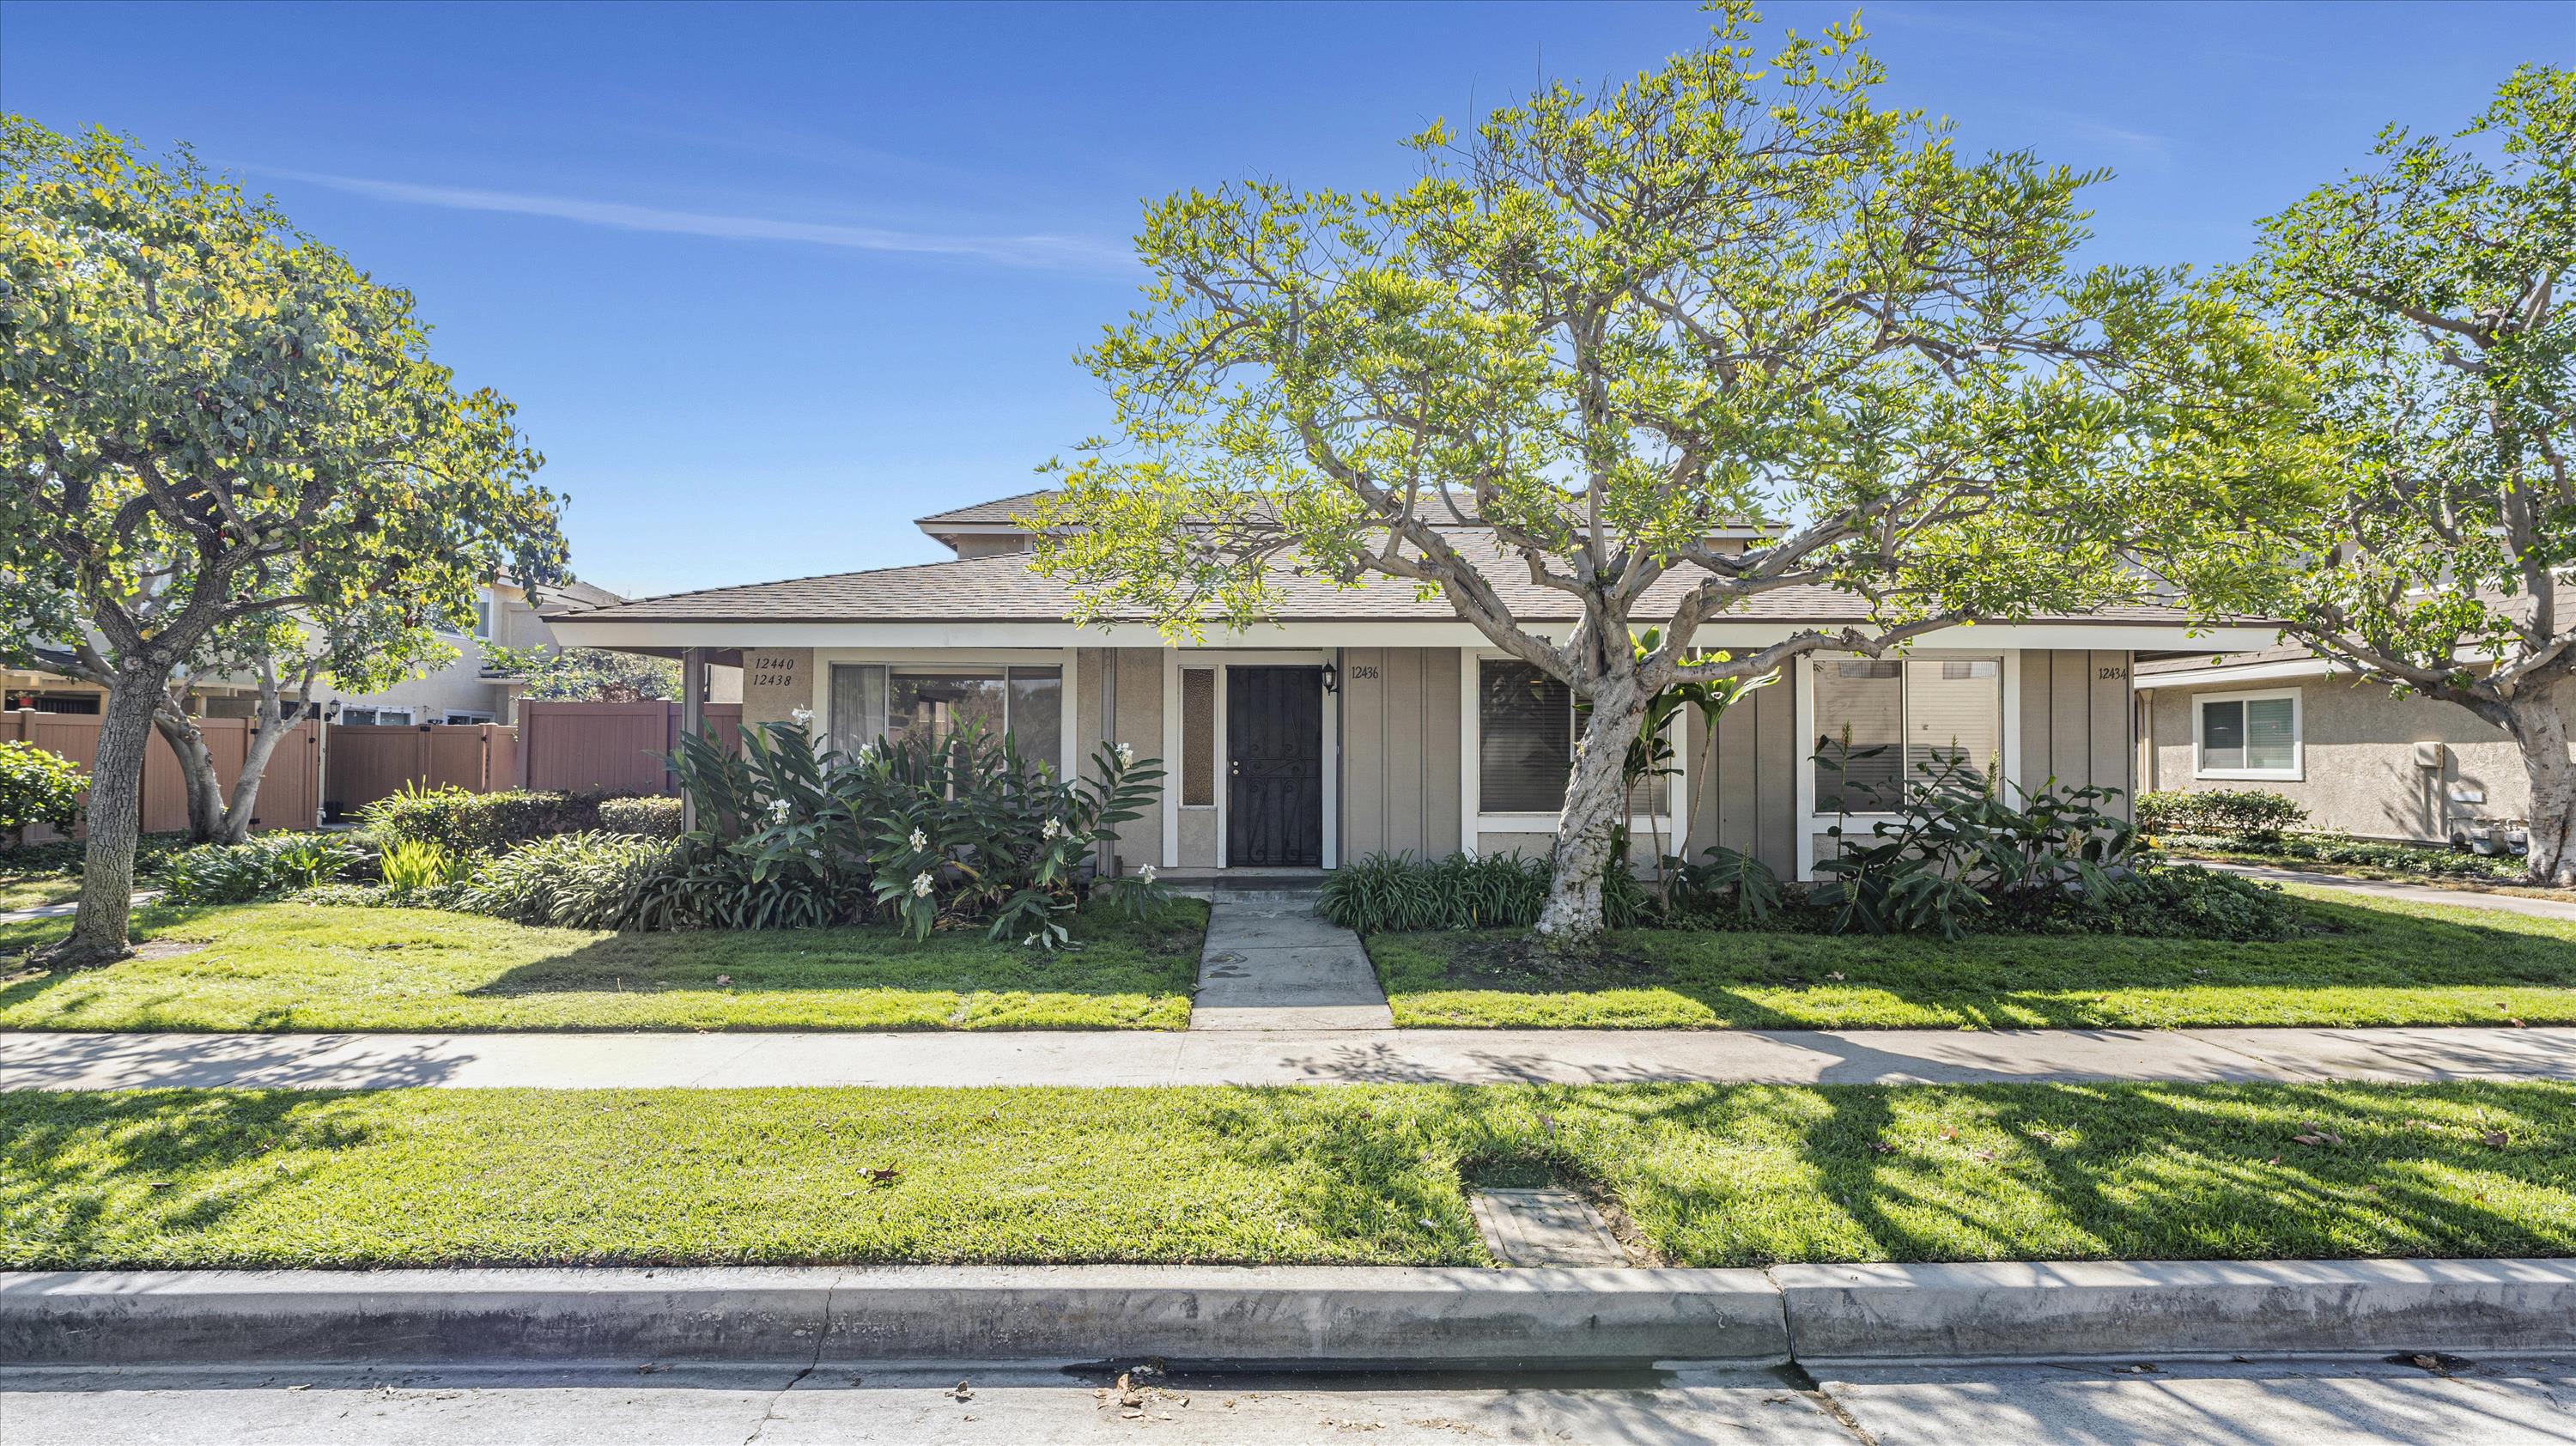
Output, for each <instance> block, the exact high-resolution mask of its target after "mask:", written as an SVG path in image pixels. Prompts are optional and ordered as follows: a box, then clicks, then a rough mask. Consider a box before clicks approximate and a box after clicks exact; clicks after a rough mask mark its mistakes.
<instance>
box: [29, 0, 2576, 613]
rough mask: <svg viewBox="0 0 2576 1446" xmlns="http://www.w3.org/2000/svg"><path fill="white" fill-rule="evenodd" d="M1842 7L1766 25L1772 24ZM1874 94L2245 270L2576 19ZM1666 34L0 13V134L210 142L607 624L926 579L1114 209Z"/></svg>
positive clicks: (2219, 49)
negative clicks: (396, 305)
mask: <svg viewBox="0 0 2576 1446" xmlns="http://www.w3.org/2000/svg"><path fill="white" fill-rule="evenodd" d="M1849 8H1850V7H1849V6H1847V5H1825V6H1819V5H1803V4H1776V5H1773V6H1772V7H1770V10H1769V23H1770V25H1771V26H1772V28H1773V29H1775V30H1776V29H1778V28H1779V27H1781V26H1783V25H1796V26H1798V27H1800V28H1802V29H1812V28H1813V27H1814V26H1816V25H1817V24H1819V23H1820V22H1822V21H1824V20H1828V19H1837V18H1841V17H1842V16H1844V15H1846V14H1848V13H1849ZM1864 20H1865V23H1866V24H1867V25H1868V26H1869V28H1870V29H1871V30H1872V31H1873V33H1874V36H1875V39H1874V40H1873V48H1874V49H1875V50H1876V51H1877V52H1878V54H1879V55H1880V56H1881V57H1882V58H1883V59H1884V60H1885V62H1886V63H1887V65H1888V67H1889V70H1890V72H1891V76H1892V84H1891V86H1890V90H1889V94H1890V96H1891V97H1892V98H1893V99H1895V100H1899V101H1902V102H1904V103H1907V104H1911V105H1917V106H1921V107H1923V108H1925V109H1927V110H1930V111H1932V112H1934V113H1936V114H1946V115H1948V116H1950V117H1952V118H1954V119H1955V120H1956V121H1957V122H1958V123H1959V129H1960V134H1961V136H1962V139H1963V143H1964V144H1965V145H1967V146H1969V147H1972V148H1976V149H1987V148H2020V147H2028V148H2030V149H2032V150H2035V151H2037V152H2038V153H2039V154H2040V155H2041V156H2042V157H2044V158H2047V159H2050V160H2057V161H2063V162H2066V163H2069V164H2073V165H2078V166H2085V167H2094V166H2101V167H2109V168H2112V169H2114V170H2116V171H2117V172H2118V173H2119V174H2118V176H2117V178H2116V179H2115V180H2113V181H2111V182H2109V183H2106V184H2105V185H2103V186H2102V187H2100V188H2099V189H2098V191H2097V192H2096V193H2095V200H2094V204H2095V206H2096V208H2097V210H2098V211H2099V216H2098V218H2097V221H2096V229H2097V231H2098V233H2099V234H2098V237H2097V239H2096V241H2095V242H2094V243H2093V247H2092V250H2093V253H2094V257H2095V259H2100V260H2121V261H2137V262H2172V261H2191V262H2211V261H2220V260H2226V259H2229V258H2232V257H2235V256H2238V255H2241V254H2242V253H2243V252H2244V250H2245V248H2246V247H2247V245H2248V243H2249V239H2250V237H2251V235H2252V232H2253V222H2254V221H2255V220H2256V218H2258V217H2260V216H2262V215H2264V214H2265V213H2267V212H2269V211H2271V210H2273V209H2275V208H2277V207H2279V206H2280V205H2281V204H2283V203H2284V202H2286V201H2289V200H2291V199H2292V198H2294V197H2296V196H2297V195H2298V194H2300V193H2301V192H2303V191H2304V190H2306V189H2307V188H2308V187H2310V186H2312V185H2314V184H2316V183H2317V182H2319V181H2321V180H2324V179H2327V178H2329V177H2331V176H2333V175H2335V174H2337V173H2338V172H2339V171H2341V170H2343V169H2345V168H2347V167H2350V166H2353V165H2356V164H2358V163H2359V162H2360V161H2361V160H2362V159H2363V157H2364V155H2365V153H2366V152H2367V150H2368V147H2369V144H2370V140H2371V137H2372V135H2373V134H2374V132H2375V131H2376V130H2377V129H2378V128H2379V127H2380V126H2381V125H2383V124H2386V123H2389V122H2392V121H2393V122H2401V123H2404V124H2408V125H2411V126H2416V127H2423V128H2440V129H2449V128H2453V127H2456V126H2457V125H2458V124H2460V123H2461V122H2462V121H2464V120H2466V119H2467V117H2468V116H2469V115H2470V114H2472V113H2473V112H2474V111H2475V110H2477V109H2478V108H2479V107H2480V106H2481V105H2482V104H2483V102H2484V99H2485V97H2486V96H2487V95H2488V94H2489V93H2490V92H2491V91H2492V90H2493V88H2494V87H2495V85H2496V84H2497V83H2498V82H2499V81H2501V80H2502V79H2503V77H2504V76H2505V74H2506V73H2507V72H2508V71H2510V70H2511V69H2512V67H2513V66H2514V65H2515V64H2516V63H2517V62H2521V61H2527V60H2550V61H2555V62H2558V63H2567V62H2568V61H2569V60H2570V59H2571V57H2576V5H2570V4H2568V3H2564V0H2556V3H2538V0H2535V3H2514V4H2441V5H2407V4H2394V3H2388V4H2354V5H2338V4H2327V3H2312V4H2282V5H2237V4H2220V3H2202V4H2182V5H2159V4H2138V5H2120V4H2093V5H2039V4H1935V3H1901V4H1887V5H1877V6H1871V7H1868V8H1867V9H1866V10H1865V12H1864ZM1703 29H1704V22H1703V20H1702V19H1701V17H1699V16H1698V15H1697V14H1696V13H1695V11H1694V10H1693V9H1692V8H1691V7H1690V6H1688V5H1666V4H1624V5H1622V4H1584V5H1551V4H1515V5H1496V6H1485V5H1469V4H1453V5H1387V6H1365V7H1364V6H1359V5H1320V4H1317V5H1283V6H1262V5H1228V6H1208V7H1203V8H1194V7H1188V6H1182V5H1152V6H1082V5H1071V4H1060V5H1046V6H1031V7H1019V6H1010V5H978V6H971V7H955V8H946V7H928V6H924V7H903V6H876V7H855V6H853V7H829V6H822V5H796V6H789V5H778V6H767V7H704V8H697V7H688V6H682V5H655V6H649V7H636V8H621V7H616V6H609V5H584V6H570V7H563V8H548V7H543V6H507V7H504V6H497V5H489V6H487V5H462V4H459V5H444V6H427V7H417V8H415V7H408V6H400V5H339V6H321V5H313V6H293V7H274V8H268V7H259V6H245V5H205V6H187V7H158V6H122V5H111V4H81V5H54V4H15V3H12V4H0V104H4V105H5V106H6V107H7V108H8V109H10V110H14V111H18V112H22V113H25V114H28V115H32V116H34V117H35V118H37V119H38V120H41V121H43V122H45V123H47V124H50V125H54V126H57V127H78V126H87V125H90V124H93V123H96V124H104V125H108V126H111V127H113V128H116V129H119V130H123V131H128V132H131V133H134V134H135V135H137V136H139V137H141V138H142V139H143V140H144V141H145V142H146V143H147V144H148V145H151V146H154V147H156V148H157V147H161V146H165V145H167V144H169V143H171V142H175V141H181V140H185V141H189V142H192V143H193V144H194V145H195V146H196V147H197V148H198V150H199V152H200V153H201V154H202V155H203V156H205V157H206V158H207V159H208V160H210V161H212V162H214V163H216V164H218V165H221V166H223V167H226V168H231V169H237V170H239V171H240V172H242V173H243V175H244V177H245V179H246V180H248V181H249V182H250V183H251V184H252V185H254V186H255V187H258V188H262V189H266V190H269V191H271V192H273V193H275V195H276V196H277V197H278V198H279V200H280V201H281V202H282V203H283V204H284V205H285V206H286V208H287V210H288V212H289V213H290V214H291V215H293V216H294V217H295V218H296V220H297V222H298V223H299V224H300V225H302V226H303V227H304V228H305V229H307V230H309V231H312V232H314V233H315V234H317V235H319V236H321V237H323V238H325V239H326V240H328V241H330V242H331V243H333V244H334V245H337V246H339V247H340V248H341V249H342V250H344V251H346V252H347V253H348V254H349V255H350V256H351V257H353V258H355V259H356V261H357V262H358V264H359V265H361V266H363V267H366V268H367V269H368V270H370V271H372V272H373V273H374V274H375V275H376V276H377V277H378V278H379V279H382V280H385V281H389V282H393V283H396V284H399V285H402V286H406V287H409V288H410V289H411V290H412V291H413V292H415V293H416V294H417V295H418V296H419V298H420V304H421V310H422V312H423V313H424V314H425V315H426V316H427V317H428V318H429V319H430V320H431V321H432V322H433V323H434V324H435V326H436V328H437V331H436V338H435V341H436V346H437V349H438V352H439V355H440V357H441V359H442V360H444V361H446V362H447V363H449V364H450V365H452V366H454V367H455V368H456V369H457V371H458V373H459V374H460V377H461V378H462V379H463V380H464V381H466V382H467V383H468V384H471V385H491V386H495V387H498V388H500V389H501V390H502V391H503V392H504V393H506V394H508V395H509V396H510V397H511V398H513V399H514V400H515V401H517V402H518V404H519V407H520V416H521V420H522V422H523V424H524V426H525V427H526V429H527V431H528V433H529V435H530V437H531V438H532V439H533V440H534V442H535V443H536V445H537V446H538V447H539V449H540V450H542V451H543V452H545V454H546V456H547V458H548V465H547V468H546V474H545V475H546V480H547V481H548V482H549V484H551V485H552V486H554V487H555V488H556V489H557V490H558V491H563V492H568V493H570V494H571V497H572V507H571V509H570V512H569V514H568V519H567V525H568V530H569V531H570V533H571V536H572V539H573V560H574V565H575V568H576V570H577V571H579V572H580V573H581V574H582V575H583V576H584V577H587V578H589V579H590V580H592V581H594V582H598V583H600V584H602V585H604V586H607V587H611V588H616V589H618V590H620V591H624V592H628V593H638V594H640V593H646V592H661V591H669V590H673V589H679V588H689V587H704V586H713V585H719V584H723V583H730V582H747V581H755V580H761V579H768V578H776V577H789V576H797V575H802V574H807V573H817V572H834V571H841V570H845V569H850V568H860V567H875V566H884V565H890V564H896V563H904V562H917V561H927V560H930V559H932V558H934V557H936V556H940V555H943V554H942V553H941V552H940V550H939V549H938V547H937V545H936V544H934V543H932V542H930V541H929V540H928V539H927V538H924V537H922V536H921V535H920V534H919V533H918V532H917V531H915V530H914V529H913V528H912V526H911V525H910V519H911V518H913V517H915V516H917V515H920V514H922V513H925V512H930V511H935V510H938V509H940V508H944V507H949V506H955V505H958V504H961V503H964V502H969V501H977V500H981V499H984V498H987V497H993V496H999V495H1003V494H1007V493H1011V492H1017V491H1021V490H1025V489H1026V488H1027V487H1028V486H1030V485H1032V484H1031V476H1030V469H1031V468H1032V467H1034V466H1035V465H1037V464H1038V463H1040V462H1043V461H1045V460H1046V459H1047V458H1049V457H1052V456H1056V455H1059V454H1061V453H1063V452H1065V451H1066V450H1067V449H1068V448H1069V447H1070V446H1071V444H1073V443H1075V442H1077V441H1079V440H1080V439H1081V438H1082V437H1084V436H1086V435H1089V434H1090V433H1092V432H1095V431H1097V430H1099V429H1100V428H1101V427H1102V425H1103V424H1104V422H1105V421H1106V416H1107V410H1106V407H1105V406H1104V404H1103V402H1102V400H1101V398H1100V396H1099V395H1098V393H1097V390H1096V388H1095V386H1094V384H1093V382H1092V381H1091V379H1090V378H1089V377H1088V376H1087V375H1086V374H1084V373H1083V372H1082V371H1081V370H1080V369H1079V368H1078V367H1077V366H1075V365H1074V364H1073V362H1072V361H1071V359H1070V358H1071V355H1072V353H1073V352H1074V351H1075V350H1076V349H1078V348H1079V347H1081V346H1083V345H1084V344H1086V343H1087V342H1088V341H1089V340H1090V339H1091V338H1092V337H1093V336H1094V335H1096V333H1097V331H1098V329H1099V327H1100V326H1101V325H1102V324H1104V323H1106V322H1110V321H1113V320H1116V319H1117V318H1119V317H1120V316H1122V315H1123V314H1124V312H1125V310H1126V308H1127V306H1128V304H1129V302H1130V299H1131V298H1132V296H1133V292H1134V287H1135V285H1136V282H1137V279H1138V274H1139V273H1138V272H1137V271H1136V270H1135V268H1134V267H1133V265H1132V263H1131V262H1129V261H1127V260H1126V259H1125V256H1126V238H1127V237H1128V236H1129V235H1130V234H1131V232H1132V230H1133V228H1134V223H1135V220H1136V217H1137V215H1138V208H1139V203H1140V201H1141V200H1142V199H1143V198H1146V197H1149V196H1157V195H1161V194H1164V193H1166V192H1169V191H1171V190H1175V189H1178V188H1181V187H1185V186H1189V185H1194V184H1196V185H1212V184H1215V183H1218V182H1222V181H1225V180H1228V179H1233V178H1237V177H1242V176H1246V175H1263V176H1270V177H1275V178H1278V179H1282V180H1287V181H1292V182H1297V183H1301V184H1307V185H1329V186H1340V187H1357V186H1365V185H1371V184H1392V183H1399V182H1401V181H1402V180H1404V179H1405V178H1407V177H1408V176H1409V175H1410V174H1411V165H1410V162H1411V159H1412V158H1411V156H1410V155H1409V154H1408V153H1406V152H1405V151H1403V150H1402V149H1401V148H1400V147H1398V145H1397V144H1396V142H1397V141H1398V139H1399V138H1400V137H1402V136H1404V135H1406V134H1409V133H1410V132H1412V131H1414V130H1416V129H1418V128H1419V127H1420V126H1421V125H1422V124H1423V123H1424V122H1426V121H1428V120H1430V119H1431V118H1433V117H1436V116H1447V117H1450V118H1453V119H1465V118H1470V117H1472V116H1474V115H1476V114H1478V113H1480V112H1481V111H1482V110H1483V109H1485V108H1487V107H1489V106H1490V105H1492V104H1494V103H1496V102H1498V101H1499V100H1501V99H1503V98H1505V97H1508V96H1512V95H1515V94H1518V93H1520V92H1522V91H1525V90H1526V89H1528V88H1529V86H1530V85H1531V84H1532V82H1533V81H1534V80H1535V79H1536V78H1537V77H1539V76H1540V75H1542V74H1550V75H1561V76H1565V77H1568V78H1571V79H1576V80H1593V79H1598V78H1601V77H1604V76H1625V75H1628V74H1631V73H1633V72H1635V71H1637V70H1639V69H1641V68H1644V67H1648V66H1651V65H1653V64H1654V63H1655V62H1657V61H1658V60H1659V59H1661V58H1662V57H1663V56H1665V55H1667V54H1669V53H1671V52H1672V51H1674V50H1676V49H1680V48H1683V47H1686V46H1688V45H1690V44H1691V43H1692V42H1693V41H1694V40H1695V39H1696V38H1697V37H1698V36H1699V35H1700V34H1701V33H1702V31H1703Z"/></svg>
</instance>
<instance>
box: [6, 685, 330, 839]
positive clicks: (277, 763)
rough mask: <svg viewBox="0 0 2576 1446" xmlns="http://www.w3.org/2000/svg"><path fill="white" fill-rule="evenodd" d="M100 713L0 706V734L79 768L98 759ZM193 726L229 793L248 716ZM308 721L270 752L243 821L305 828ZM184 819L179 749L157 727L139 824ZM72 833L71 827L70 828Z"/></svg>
mask: <svg viewBox="0 0 2576 1446" xmlns="http://www.w3.org/2000/svg"><path fill="white" fill-rule="evenodd" d="M99 723H100V719H99V717H98V715H97V714H94V713H89V714H83V713H39V712H37V711H35V710H34V709H31V708H18V709H11V710H9V711H7V712H0V740H23V741H25V742H28V743H33V744H35V745H36V746H37V747H39V748H43V749H46V750H49V751H51V752H54V753H59V754H61V755H62V756H63V757H65V758H68V759H70V760H71V761H72V762H74V763H77V764H79V765H80V767H81V771H82V772H83V773H86V772H88V771H89V770H90V768H91V767H93V766H94V765H95V764H96V763H97V762H98V729H99ZM197 727H198V729H199V730H200V731H202V732H203V733H204V734H205V736H206V749H207V751H208V752H210V753H212V754H214V756H215V777H216V779H217V780H218V781H220V782H221V783H222V784H223V786H224V794H225V796H226V797H227V798H229V797H231V794H232V787H233V784H234V782H235V781H236V780H238V779H239V778H240V777H241V766H242V760H243V759H245V758H247V757H248V756H249V755H250V738H251V731H252V724H251V720H249V719H247V718H200V719H198V720H197ZM315 731H316V730H315V726H314V724H313V722H312V721H311V720H310V719H308V720H306V721H305V722H302V723H299V724H297V725H296V727H295V731H294V732H293V733H290V734H288V735H287V736H286V739H285V741H283V742H281V743H279V744H278V745H277V752H276V753H274V754H272V755H270V757H269V760H268V772H267V773H266V774H264V775H262V776H261V778H260V781H259V800H258V802H257V803H256V804H254V805H253V809H254V812H253V813H252V816H251V827H253V828H256V829H272V828H311V827H312V826H313V821H314V810H315V808H316V806H317V805H318V804H319V802H320V799H321V789H320V788H319V787H318V785H319V783H320V779H319V778H318V776H317V775H318V773H319V770H320V766H321V756H320V752H319V748H318V745H317V744H316V741H315V737H314V734H315ZM187 826H188V790H187V785H186V782H185V781H184V779H183V777H182V775H181V774H180V772H179V756H178V755H177V754H175V753H173V752H171V751H170V744H169V742H168V741H167V740H166V739H164V738H162V737H161V735H160V734H159V733H157V732H156V733H155V734H153V735H152V742H151V745H150V746H149V747H148V748H146V749H145V750H144V754H143V831H144V832H145V833H175V832H178V831H179V830H182V829H184V828H186V827H187ZM75 832H79V831H78V830H76V831H75ZM56 837H59V835H57V834H56V833H54V831H53V830H51V829H47V828H33V829H29V830H28V831H27V842H29V843H42V842H44V841H45V840H47V839H50V838H56Z"/></svg>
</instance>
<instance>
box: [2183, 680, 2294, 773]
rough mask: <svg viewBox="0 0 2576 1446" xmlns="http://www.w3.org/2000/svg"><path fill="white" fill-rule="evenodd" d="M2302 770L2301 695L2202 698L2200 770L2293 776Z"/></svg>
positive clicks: (2206, 771) (2204, 771) (2205, 771)
mask: <svg viewBox="0 0 2576 1446" xmlns="http://www.w3.org/2000/svg"><path fill="white" fill-rule="evenodd" d="M2298 768H2299V700H2298V698H2297V696H2296V695H2294V694H2286V693H2285V694H2280V695H2277V696H2273V697H2267V698H2204V699H2202V700H2201V703H2200V768H2199V771H2200V772H2203V773H2210V774H2219V775H2225V774H2249V775H2258V776H2260V775H2274V776H2283V777H2287V776H2291V775H2295V774H2296V773H2297V772H2298Z"/></svg>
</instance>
